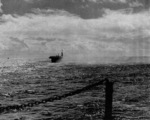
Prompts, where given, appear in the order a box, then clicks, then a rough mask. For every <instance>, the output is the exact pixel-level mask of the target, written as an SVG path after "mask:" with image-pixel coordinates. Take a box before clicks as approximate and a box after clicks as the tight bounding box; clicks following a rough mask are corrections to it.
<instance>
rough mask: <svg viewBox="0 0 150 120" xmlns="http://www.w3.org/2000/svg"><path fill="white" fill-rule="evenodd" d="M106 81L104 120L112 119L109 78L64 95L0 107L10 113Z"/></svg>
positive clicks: (76, 92) (3, 111) (111, 94)
mask: <svg viewBox="0 0 150 120" xmlns="http://www.w3.org/2000/svg"><path fill="white" fill-rule="evenodd" d="M104 83H105V86H106V87H105V116H104V120H112V119H113V117H112V103H113V84H114V82H111V81H109V80H108V79H104V80H102V81H99V82H97V83H94V84H91V85H88V86H86V87H83V88H81V89H78V90H75V91H71V92H69V93H66V94H63V95H58V96H57V95H55V96H52V97H49V98H45V99H41V100H40V101H32V102H30V103H25V104H21V105H12V106H6V107H0V113H8V112H16V111H21V110H23V109H25V108H27V107H33V106H36V105H39V104H42V103H46V102H53V101H55V100H61V99H64V98H66V97H69V96H73V95H76V94H79V93H82V92H85V91H88V90H90V89H91V88H93V87H96V86H99V85H104Z"/></svg>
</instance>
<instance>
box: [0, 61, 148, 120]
mask: <svg viewBox="0 0 150 120" xmlns="http://www.w3.org/2000/svg"><path fill="white" fill-rule="evenodd" d="M125 68H126V69H125ZM130 68H132V67H125V66H123V67H113V66H106V65H96V64H95V65H91V64H88V65H87V64H75V63H68V64H66V63H50V61H49V60H44V61H36V60H31V61H29V60H21V59H18V60H15V59H14V60H12V61H11V60H7V61H1V73H0V106H1V107H5V106H11V105H21V104H24V103H30V102H32V101H40V100H41V99H45V98H49V97H53V96H55V95H58V96H59V95H63V94H66V93H69V92H70V91H74V90H77V89H80V88H83V87H85V86H87V85H89V84H93V83H95V82H97V81H100V80H102V79H104V75H105V77H106V76H107V77H108V75H109V74H110V73H111V74H116V73H117V74H122V75H125V73H129V72H130V73H133V71H132V69H131V71H130ZM134 69H136V67H135V68H134ZM144 69H145V68H143V70H144ZM138 70H139V71H140V70H141V69H138ZM138 70H137V69H136V71H137V72H139V71H138ZM119 71H120V72H119ZM146 72H149V71H148V70H147V71H146ZM138 75H139V73H138V74H137V75H136V76H138ZM114 77H115V79H118V80H120V81H123V82H124V81H126V80H127V79H126V77H122V78H121V77H120V78H117V76H114ZM132 78H133V77H129V76H128V80H130V81H131V82H130V83H129V84H128V83H127V84H126V83H125V84H120V83H116V84H115V86H114V89H115V93H114V96H113V97H114V104H115V106H117V107H115V109H117V110H120V111H121V110H122V109H123V110H124V111H126V112H123V113H122V116H123V114H125V113H127V115H126V116H127V117H129V116H130V119H131V118H132V117H133V119H134V117H135V116H136V117H138V116H139V114H136V113H137V111H141V114H140V116H148V109H149V108H148V106H147V107H145V108H144V105H145V104H147V103H146V102H145V103H143V102H141V101H142V100H141V101H140V100H139V102H137V103H139V104H140V105H139V106H142V107H139V106H136V108H135V107H134V106H135V103H132V104H129V103H130V102H128V101H129V100H132V98H135V99H136V97H138V95H139V96H140V95H141V96H142V95H143V99H144V100H145V101H146V98H147V101H148V96H149V95H148V94H147V95H146V93H149V90H148V89H146V85H147V84H148V83H149V82H148V81H147V82H146V84H145V83H142V85H141V84H140V85H138V83H136V82H135V83H136V84H135V83H134V82H133V83H134V84H131V83H132ZM110 79H112V75H111V76H110ZM113 79H114V78H113ZM141 79H143V76H141ZM147 79H148V77H147ZM147 79H145V80H147ZM139 86H140V87H139ZM145 90H148V91H147V92H145ZM133 91H134V92H133ZM144 95H145V97H146V98H144ZM130 97H131V98H130ZM127 100H128V101H127ZM137 100H138V99H137ZM104 101H105V86H104V85H101V86H97V87H95V88H93V89H90V90H89V91H86V92H83V93H80V94H77V95H74V96H70V97H67V98H64V99H61V100H56V101H53V102H46V103H43V104H39V105H36V106H33V107H29V108H27V109H24V110H21V111H17V110H16V111H8V112H7V111H6V112H4V113H1V114H0V120H91V119H93V120H99V119H102V118H103V117H104ZM134 109H136V111H133V110H134ZM144 110H145V111H144ZM143 111H144V112H143ZM132 113H135V115H134V116H133V114H132ZM145 113H146V114H147V115H145ZM120 116H121V115H120ZM124 119H125V118H124ZM144 119H145V120H146V118H144ZM125 120H126V119H125Z"/></svg>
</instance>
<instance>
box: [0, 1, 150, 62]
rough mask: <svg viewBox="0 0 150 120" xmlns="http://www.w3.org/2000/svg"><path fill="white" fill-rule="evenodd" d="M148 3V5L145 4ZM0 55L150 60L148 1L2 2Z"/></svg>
mask: <svg viewBox="0 0 150 120" xmlns="http://www.w3.org/2000/svg"><path fill="white" fill-rule="evenodd" d="M146 1H147V3H146ZM0 3H1V4H0V8H1V9H0V12H1V16H0V51H1V52H0V56H1V57H26V58H30V57H32V58H34V57H45V58H47V57H48V56H49V55H53V54H57V53H59V52H60V51H61V50H62V49H63V50H64V52H65V53H64V54H65V58H66V59H77V60H83V59H86V60H93V61H94V60H100V59H102V58H105V57H122V56H150V52H149V51H150V46H149V43H150V12H149V10H148V6H149V5H148V0H145V2H144V0H1V2H0Z"/></svg>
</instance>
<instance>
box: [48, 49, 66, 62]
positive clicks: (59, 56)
mask: <svg viewBox="0 0 150 120" xmlns="http://www.w3.org/2000/svg"><path fill="white" fill-rule="evenodd" d="M62 58H63V51H62V52H61V55H59V54H58V55H55V56H50V57H49V59H51V62H52V63H56V62H60V61H61V59H62Z"/></svg>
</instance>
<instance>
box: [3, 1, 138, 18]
mask: <svg viewBox="0 0 150 120" xmlns="http://www.w3.org/2000/svg"><path fill="white" fill-rule="evenodd" d="M114 1H115V0H105V1H104V0H102V1H98V0H2V4H3V6H2V9H3V12H4V14H19V15H24V14H26V13H30V12H32V11H33V9H37V8H38V9H58V10H64V11H68V12H69V13H71V14H76V15H77V16H80V17H82V18H86V19H87V18H98V17H101V16H102V15H103V13H104V12H103V8H109V9H112V10H117V9H125V8H128V7H130V5H129V3H127V2H122V1H125V0H116V1H118V2H114ZM119 1H120V2H119ZM132 1H133V0H132ZM134 3H135V2H134ZM134 5H135V4H134Z"/></svg>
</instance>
